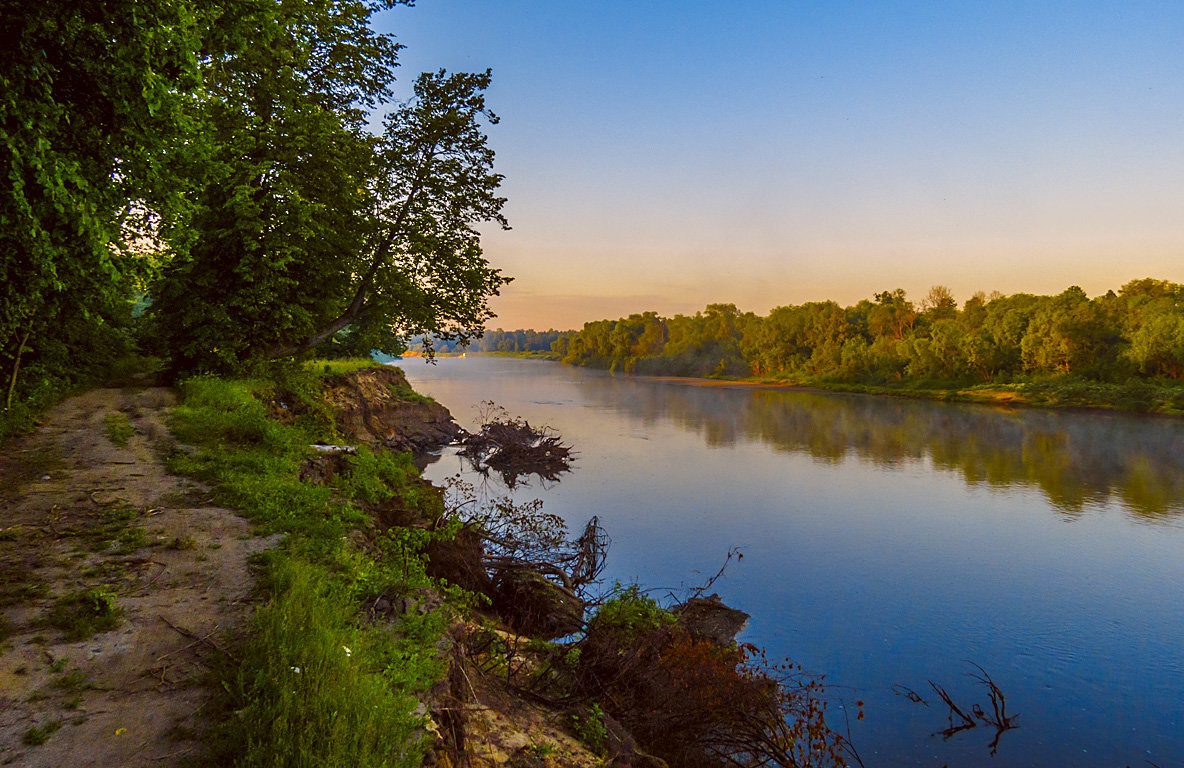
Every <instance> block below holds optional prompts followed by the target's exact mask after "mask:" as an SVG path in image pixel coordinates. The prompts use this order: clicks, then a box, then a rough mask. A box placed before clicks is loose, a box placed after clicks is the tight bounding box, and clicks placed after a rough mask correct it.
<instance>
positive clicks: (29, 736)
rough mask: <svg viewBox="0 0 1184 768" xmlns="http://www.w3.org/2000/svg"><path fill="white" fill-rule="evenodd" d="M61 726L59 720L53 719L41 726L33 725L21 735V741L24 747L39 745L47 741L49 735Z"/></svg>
mask: <svg viewBox="0 0 1184 768" xmlns="http://www.w3.org/2000/svg"><path fill="white" fill-rule="evenodd" d="M61 727H62V721H61V720H54V721H52V722H48V723H46V724H45V725H42V726H34V727H32V728H30V729H29V730H27V731H25V733H24V735H23V736H21V743H22V744H24V745H25V746H26V747H39V746H41V745H42V744H44V743H45V742H47V741H49V737H50V736H52V735H53V734H54V733H56V732H57V730H58V729H59V728H61Z"/></svg>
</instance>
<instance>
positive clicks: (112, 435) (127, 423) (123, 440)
mask: <svg viewBox="0 0 1184 768" xmlns="http://www.w3.org/2000/svg"><path fill="white" fill-rule="evenodd" d="M103 426H104V427H106V429H107V439H108V440H110V441H111V442H113V443H115V444H116V445H119V446H125V445H127V441H128V440H131V439H132V435H134V434H136V430H135V429H134V428H133V427H132V422H131V419H129V418H128V417H127V414H126V413H121V412H119V411H115V412H113V413H109V414H107V417H106V418H105V419H103Z"/></svg>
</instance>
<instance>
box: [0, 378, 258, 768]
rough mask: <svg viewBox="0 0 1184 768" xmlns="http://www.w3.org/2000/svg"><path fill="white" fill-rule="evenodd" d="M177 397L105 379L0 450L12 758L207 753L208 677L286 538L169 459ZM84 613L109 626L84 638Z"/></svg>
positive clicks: (5, 709)
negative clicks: (264, 567)
mask: <svg viewBox="0 0 1184 768" xmlns="http://www.w3.org/2000/svg"><path fill="white" fill-rule="evenodd" d="M171 403H172V394H171V393H170V392H169V391H168V390H164V389H141V390H138V391H132V390H118V389H100V390H94V391H91V392H88V393H86V394H85V395H82V396H80V397H76V398H72V399H70V400H67V401H65V402H63V403H62V404H60V405H59V406H58V407H56V408H55V409H53V410H52V411H51V412H50V413H48V414H47V415H46V418H45V419H44V421H43V424H42V426H41V428H40V429H39V430H38V431H37V432H36V433H34V434H31V435H28V436H25V437H24V438H21V439H18V440H15V441H12V442H10V443H9V444H8V445H6V446H4V447H3V449H0V765H16V766H128V767H130V766H171V765H175V764H178V763H180V762H182V761H188V760H192V759H193V758H195V757H200V755H201V750H202V746H201V744H202V741H201V739H202V733H203V730H204V728H205V727H206V725H207V721H208V718H207V716H206V709H207V703H208V699H209V694H208V691H207V688H206V687H205V682H204V680H203V678H204V676H205V673H206V671H207V669H208V665H209V663H210V660H211V659H212V658H213V657H214V656H215V655H216V654H217V650H216V649H218V648H221V649H223V650H230V651H233V648H234V645H235V642H236V640H235V639H236V638H241V637H242V634H243V630H244V629H245V626H246V622H247V620H248V618H249V610H250V605H249V603H248V597H249V592H250V588H251V584H252V579H251V576H250V574H249V572H248V569H247V558H248V556H249V555H250V554H252V553H254V552H258V551H260V550H261V549H264V548H266V547H267V546H268V545H269V544H272V543H274V541H271V540H266V539H261V538H258V537H256V536H254V535H253V534H252V530H251V527H250V525H249V524H248V523H247V522H246V521H244V520H243V519H241V518H239V517H237V516H235V514H234V513H233V512H231V511H230V510H226V509H220V508H217V507H213V506H209V505H208V504H207V503H206V502H207V500H208V499H207V496H206V494H205V493H204V491H203V489H202V488H201V487H200V486H198V485H197V484H195V483H193V482H192V481H188V480H185V479H183V478H179V477H175V476H172V475H169V474H168V473H167V471H166V470H165V467H164V462H163V460H162V457H163V456H165V455H167V454H168V452H169V451H171V450H174V442H173V439H172V437H171V435H170V434H169V432H168V429H167V428H166V427H165V424H164V411H165V409H166V408H167V407H168V406H169V405H170V404H171ZM121 431H122V433H123V437H124V438H126V444H124V445H121V444H119V443H120V442H122V440H121V435H120V434H119V433H120V432H121ZM113 438H114V441H113ZM86 622H91V623H93V624H95V625H98V629H99V630H100V631H98V632H97V633H96V634H93V635H91V636H89V637H77V638H75V635H81V634H84V631H83V630H85V623H86ZM104 622H106V623H108V624H110V623H114V624H115V627H114V628H113V629H105V628H104Z"/></svg>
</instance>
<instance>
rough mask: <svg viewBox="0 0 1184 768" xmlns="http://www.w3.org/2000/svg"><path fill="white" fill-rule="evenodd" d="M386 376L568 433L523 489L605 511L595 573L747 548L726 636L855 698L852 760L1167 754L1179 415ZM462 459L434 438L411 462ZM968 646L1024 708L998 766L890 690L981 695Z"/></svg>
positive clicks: (724, 586) (511, 376) (1176, 708)
mask: <svg viewBox="0 0 1184 768" xmlns="http://www.w3.org/2000/svg"><path fill="white" fill-rule="evenodd" d="M403 368H404V369H405V370H407V371H408V374H409V377H410V378H411V380H412V382H413V384H414V385H415V386H416V387H417V389H419V390H420V391H424V392H426V393H428V394H431V395H433V396H435V397H436V398H437V399H439V400H440V401H441V402H443V403H444V404H445V405H446V406H448V407H449V408H450V409H452V411H453V414H454V415H455V416H456V417H457V419H458V420H459V421H461V423H462V424H465V423H466V422H469V421H471V419H472V418H473V416H474V414H475V411H474V409H473V406H474V405H475V404H476V403H478V402H479V401H481V400H485V399H492V400H494V401H496V402H498V403H499V404H501V405H503V406H505V407H506V408H507V409H508V410H509V411H510V412H511V413H514V414H517V415H521V416H523V417H525V418H527V419H529V420H530V421H531V422H533V423H536V424H549V425H551V426H552V427H555V428H556V429H558V430H559V431H560V432H561V433H562V434H563V435H564V436H565V437H566V438H567V439H568V440H569V441H570V442H571V443H573V444H574V445H575V447H576V449H577V451H578V452H579V456H578V459H577V461H576V464H575V468H574V471H573V472H572V473H571V474H569V475H567V476H565V477H564V479H563V480H562V482H560V483H558V484H556V485H554V486H551V487H549V488H540V487H538V486H537V484H536V486H535V487H533V488H527V489H525V490H522V491H519V495H520V496H521V497H523V498H533V497H536V496H537V497H540V498H543V499H544V501H545V504H546V507H547V509H548V510H549V511H551V512H555V513H557V514H560V515H562V516H563V517H564V518H565V519H567V520H569V521H571V524H572V527H573V528H576V527H578V526H580V525H582V523H583V522H584V521H585V520H587V518H589V517H590V516H591V515H594V514H596V515H600V518H601V520H602V522H603V524H604V525H605V526H606V527H607V529H608V531H609V534H610V535H611V536H612V537H613V542H614V543H613V547H612V550H611V551H610V555H609V563H608V576H609V578H618V579H622V580H630V579H635V580H638V581H640V582H641V583H643V584H645V585H647V586H662V587H669V588H671V589H675V590H677V588H679V586H680V585H683V584H687V583H696V582H698V581H701V580H702V579H703V578H705V577H706V576H707V575H709V574H711V573H714V572H715V570H716V569H717V568H718V567H719V565H720V564H721V563H722V561H723V558H724V555H725V553H726V551H727V549H728V548H729V547H731V546H739V547H741V548H742V550H743V551H744V554H745V558H744V560H743V562H742V563H741V564H739V565H736V566H733V567H731V568H730V569H729V571H728V573H727V575H726V577H725V578H724V579H723V580H721V581H720V582H719V583H718V584H717V585H716V586H717V588H718V590H719V591H720V593H721V595H723V597H724V598H725V599H726V600H727V601H729V602H730V603H732V604H734V605H736V606H738V607H741V608H743V609H745V610H746V611H748V612H750V613H752V614H753V620H752V623H751V625H750V628H749V630H748V633H747V635H746V639H749V640H752V641H753V642H757V643H760V644H763V645H765V646H767V647H768V648H769V649H770V651H771V655H773V656H786V655H789V656H792V658H793V659H794V660H795V661H798V662H801V663H803V664H804V665H805V666H806V667H807V668H809V669H813V670H815V671H818V672H823V673H825V674H826V675H827V679H828V681H829V682H831V683H834V684H835V685H837V686H840V687H839V688H838V689H837V690H838V692H839V693H840V694H841V695H843V698H846V699H848V700H854V699H855V698H863V699H865V700H866V701H867V704H868V706H867V719H866V720H865V721H863V722H861V723H858V724H853V726H852V728H853V734H854V736H855V738H856V742H857V744H858V745H859V747H860V750H861V753H862V754H863V756H864V759H865V761H866V762H867V763H868V765H869V767H870V766H897V765H900V766H904V765H926V766H929V765H933V766H937V765H942V764H943V763H947V762H948V763H949V764H950V765H952V766H972V765H978V764H981V763H983V762H985V761H987V760H991V761H992V762H991V764H992V765H997V766H1013V765H1014V766H1025V765H1032V766H1038V765H1081V766H1119V765H1126V764H1132V765H1135V764H1145V763H1144V760H1146V759H1150V760H1153V761H1155V762H1157V763H1159V764H1161V765H1170V764H1172V761H1173V760H1175V761H1179V760H1180V759H1181V758H1182V757H1184V722H1182V720H1184V639H1182V638H1184V609H1182V606H1181V602H1182V601H1181V600H1180V598H1179V585H1180V584H1181V583H1184V515H1181V514H1180V513H1181V512H1182V511H1184V487H1182V486H1184V471H1182V470H1184V466H1182V464H1184V456H1182V455H1181V454H1182V452H1181V451H1180V450H1179V446H1180V445H1181V440H1182V439H1184V422H1181V421H1177V420H1170V419H1156V418H1141V417H1132V416H1126V415H1117V414H1106V413H1089V414H1076V413H1055V412H1044V411H1016V412H1011V411H996V410H991V409H988V408H983V407H970V406H958V405H949V404H941V403H931V402H921V401H908V400H899V399H890V398H875V397H863V396H844V395H826V394H813V393H796V392H776V391H751V390H738V389H720V388H714V387H693V386H685V385H679V384H671V383H666V382H647V381H638V380H636V379H631V378H628V377H613V376H610V375H607V374H604V373H600V372H594V371H585V370H577V369H571V368H563V367H560V366H556V365H552V364H546V363H539V362H534V361H521V360H503V359H489V358H478V359H471V358H470V359H467V360H441V361H440V362H439V364H438V365H436V366H424V365H422V363H420V362H419V361H405V362H404V363H403ZM692 435H693V436H694V437H693V438H692V437H690V436H692ZM688 438H690V439H688ZM460 469H461V464H460V462H459V461H458V460H457V459H455V457H451V456H445V457H443V458H442V459H441V461H440V462H438V463H437V464H435V465H433V466H432V467H430V468H429V470H428V474H429V477H431V478H433V479H442V478H443V477H446V476H448V475H450V474H454V473H455V472H457V471H458V470H460ZM967 659H970V660H973V661H975V662H977V663H979V664H982V665H983V666H984V667H985V668H986V669H987V670H988V671H989V672H990V673H991V675H992V676H993V677H994V678H995V680H996V681H997V682H998V683H999V684H1000V686H1001V687H1002V688H1003V690H1004V691H1005V693H1006V694H1007V696H1008V704H1009V709H1010V710H1011V711H1014V712H1019V713H1020V718H1019V721H1018V722H1019V724H1020V725H1021V728H1019V729H1017V730H1014V731H1009V732H1007V733H1005V734H1004V735H1003V738H1002V739H1001V741H1000V745H999V754H998V755H997V756H996V757H995V758H993V759H992V758H989V757H988V755H987V753H986V744H987V743H988V742H989V741H990V738H991V736H992V735H993V731H988V729H986V728H978V729H976V730H975V731H971V732H968V733H965V734H962V735H960V736H957V737H955V738H954V739H951V740H950V741H948V742H944V741H942V740H941V739H940V737H936V738H935V737H931V736H930V734H932V733H934V732H935V731H938V730H940V729H941V728H944V727H945V725H946V718H945V715H944V712H943V711H942V710H941V709H940V705H939V704H938V703H936V702H934V703H932V705H931V706H930V707H928V708H926V707H924V706H922V705H919V704H911V703H909V702H908V701H906V700H905V699H903V698H900V697H898V696H896V695H894V694H893V693H892V686H893V685H894V684H902V685H906V686H908V687H910V688H912V689H914V690H916V691H918V692H921V693H926V694H928V693H929V688H928V684H927V680H929V679H933V680H935V681H937V682H939V683H941V684H942V685H944V686H946V687H947V688H948V689H949V691H950V693H951V694H952V695H953V696H954V698H955V699H956V700H959V701H961V702H962V703H964V704H966V705H969V704H970V703H972V702H976V701H977V702H980V703H982V704H983V705H984V706H986V705H987V700H986V696H985V694H984V693H983V692H982V691H981V690H980V689H979V687H978V686H977V685H976V684H975V683H974V681H973V680H971V679H970V678H968V677H966V672H967V671H968V670H969V666H968V664H967V663H966V662H965V660H967ZM847 694H849V695H847ZM930 698H932V697H930ZM836 717H838V719H839V720H841V717H839V716H838V715H837V714H836Z"/></svg>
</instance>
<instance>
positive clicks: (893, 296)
mask: <svg viewBox="0 0 1184 768" xmlns="http://www.w3.org/2000/svg"><path fill="white" fill-rule="evenodd" d="M1182 299H1184V286H1179V285H1176V284H1174V283H1169V282H1166V281H1161V280H1151V279H1146V280H1135V281H1132V282H1131V283H1128V284H1127V285H1125V286H1123V288H1122V289H1121V290H1120V291H1119V292H1118V293H1117V294H1116V293H1114V292H1113V291H1111V292H1109V293H1107V294H1106V295H1104V296H1099V297H1097V298H1094V299H1090V298H1089V297H1087V296H1086V295H1085V293H1084V292H1083V291H1082V290H1081V289H1080V288H1077V287H1075V286H1074V287H1071V288H1069V289H1067V290H1065V291H1064V292H1062V293H1061V294H1059V295H1056V296H1033V295H1030V294H1022V293H1021V294H1015V295H1012V296H1003V295H999V294H996V295H993V296H991V297H988V296H986V295H984V294H981V293H980V294H975V295H974V296H972V297H971V298H970V299H968V300H967V301H966V303H965V305H964V306H963V308H962V309H961V310H959V309H958V307H957V304H956V302H955V301H954V299H953V296H952V295H951V294H950V292H949V289H947V288H945V287H944V286H934V287H933V288H932V289H931V290H930V292H929V295H928V296H926V298H925V300H924V301H922V302H921V306H920V308H918V307H916V306H915V305H914V304H913V303H912V302H911V301H910V300H909V299H908V297H907V296H906V295H905V293H904V291H903V290H900V289H896V290H893V291H882V292H880V293H877V294H876V295H875V296H874V298H873V300H863V301H860V302H859V303H857V304H855V305H853V306H850V307H846V308H844V307H840V306H839V305H838V304H836V303H835V302H829V301H828V302H811V303H807V304H802V305H799V306H783V307H777V308H775V309H773V310H772V311H771V312H770V313H769V315H768V316H767V317H758V316H756V315H754V314H752V313H741V312H739V311H738V310H737V309H736V308H735V307H734V306H731V305H719V304H713V305H709V306H708V307H707V308H706V310H705V311H704V312H701V313H698V314H696V315H694V316H686V315H676V316H674V317H671V318H663V317H660V316H658V315H657V314H656V313H653V312H647V313H644V314H640V315H630V316H629V317H625V318H621V319H619V320H615V321H613V320H598V321H594V322H589V323H585V325H584V328H583V329H582V330H581V331H578V332H569V333H566V334H562V335H560V336H559V337H558V338H556V340H555V341H554V342H553V343H552V345H551V349H552V352H553V353H554V354H555V355H557V356H559V357H560V358H561V359H562V360H563V362H565V363H568V364H572V365H587V366H593V367H601V368H608V369H610V370H622V371H631V372H635V373H646V374H657V375H675V376H711V377H730V376H742V375H749V376H754V377H760V378H762V379H765V380H770V381H778V382H788V383H793V384H801V385H810V386H820V387H824V388H834V389H845V390H851V391H867V392H902V393H911V394H918V395H923V396H940V397H943V398H955V399H990V396H989V395H987V394H986V391H985V390H982V389H975V388H977V387H980V385H984V384H994V385H1003V384H1009V383H1016V382H1018V383H1021V384H1022V386H1021V387H1020V389H1019V390H1018V391H1017V394H1018V395H1019V397H1018V401H1020V402H1026V403H1031V404H1037V405H1050V406H1101V407H1113V408H1123V409H1130V410H1155V411H1161V412H1168V413H1172V412H1175V410H1177V408H1178V407H1177V406H1176V405H1174V403H1175V402H1176V400H1177V399H1178V397H1179V394H1180V393H1181V392H1184V386H1181V385H1178V384H1177V383H1176V382H1177V381H1180V380H1184V301H1182ZM503 338H505V337H503ZM516 348H517V347H516ZM1084 382H1094V384H1091V385H1087V384H1085V383H1084ZM1116 388H1117V389H1116ZM975 392H977V393H978V394H974V393H975Z"/></svg>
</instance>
